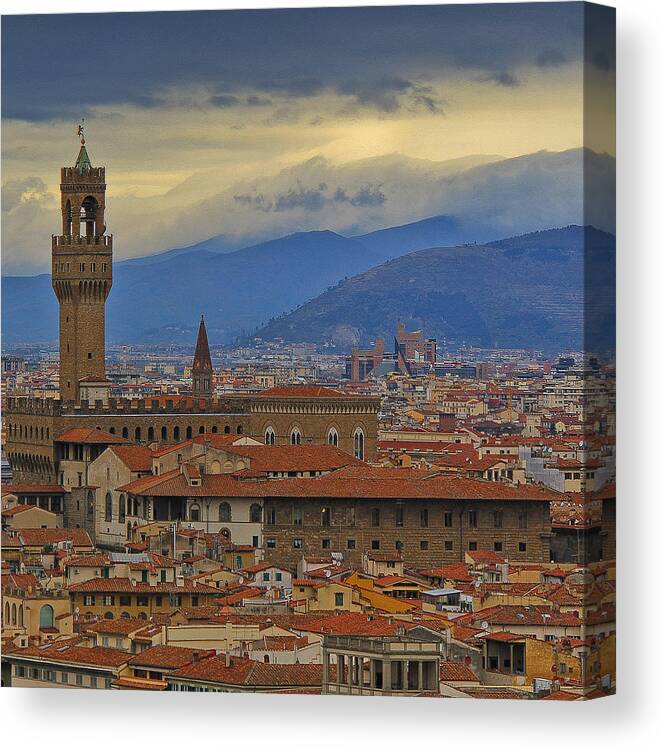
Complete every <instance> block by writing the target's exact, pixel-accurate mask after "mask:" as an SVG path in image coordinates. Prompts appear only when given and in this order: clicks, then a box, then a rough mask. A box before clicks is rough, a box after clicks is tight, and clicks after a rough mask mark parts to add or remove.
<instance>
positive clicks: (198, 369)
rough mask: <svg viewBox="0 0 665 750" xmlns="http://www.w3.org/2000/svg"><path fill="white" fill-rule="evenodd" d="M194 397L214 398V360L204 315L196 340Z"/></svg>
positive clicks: (193, 372) (193, 376) (193, 380)
mask: <svg viewBox="0 0 665 750" xmlns="http://www.w3.org/2000/svg"><path fill="white" fill-rule="evenodd" d="M192 395H193V396H194V397H195V398H210V397H211V396H212V360H211V358H210V347H209V346H208V333H207V331H206V324H205V320H204V318H203V315H201V322H200V323H199V334H198V336H197V338H196V351H195V352H194V362H193V364H192Z"/></svg>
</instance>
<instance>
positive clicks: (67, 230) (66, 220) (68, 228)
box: [62, 201, 72, 237]
mask: <svg viewBox="0 0 665 750" xmlns="http://www.w3.org/2000/svg"><path fill="white" fill-rule="evenodd" d="M62 233H63V234H65V235H67V236H68V237H70V236H71V234H72V202H71V201H67V203H65V215H64V216H63V221H62Z"/></svg>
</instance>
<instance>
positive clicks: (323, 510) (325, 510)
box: [321, 508, 330, 526]
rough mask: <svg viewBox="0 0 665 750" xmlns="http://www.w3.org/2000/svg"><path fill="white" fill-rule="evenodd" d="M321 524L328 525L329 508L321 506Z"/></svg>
mask: <svg viewBox="0 0 665 750" xmlns="http://www.w3.org/2000/svg"><path fill="white" fill-rule="evenodd" d="M321 526H330V508H321Z"/></svg>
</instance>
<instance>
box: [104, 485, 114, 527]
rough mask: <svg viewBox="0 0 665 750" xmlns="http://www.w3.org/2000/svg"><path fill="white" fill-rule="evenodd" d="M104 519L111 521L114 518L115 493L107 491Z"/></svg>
mask: <svg viewBox="0 0 665 750" xmlns="http://www.w3.org/2000/svg"><path fill="white" fill-rule="evenodd" d="M104 520H105V521H106V522H107V523H110V522H111V521H112V520H113V495H111V493H110V492H107V493H106V501H105V503H104Z"/></svg>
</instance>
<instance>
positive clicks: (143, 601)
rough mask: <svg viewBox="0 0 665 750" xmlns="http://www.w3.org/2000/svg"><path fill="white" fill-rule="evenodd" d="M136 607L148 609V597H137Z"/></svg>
mask: <svg viewBox="0 0 665 750" xmlns="http://www.w3.org/2000/svg"><path fill="white" fill-rule="evenodd" d="M136 606H137V607H147V606H148V597H147V596H137V597H136Z"/></svg>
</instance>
